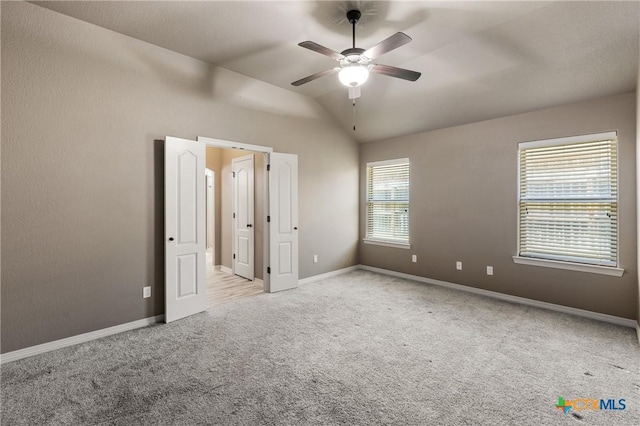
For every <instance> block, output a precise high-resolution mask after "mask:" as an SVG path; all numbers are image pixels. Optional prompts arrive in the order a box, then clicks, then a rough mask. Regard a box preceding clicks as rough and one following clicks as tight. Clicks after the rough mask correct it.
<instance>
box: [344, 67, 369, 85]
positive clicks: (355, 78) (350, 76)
mask: <svg viewBox="0 0 640 426" xmlns="http://www.w3.org/2000/svg"><path fill="white" fill-rule="evenodd" d="M368 78H369V69H368V68H367V67H365V66H364V65H360V64H353V65H348V66H346V67H343V68H342V69H341V70H340V72H339V73H338V79H340V83H342V84H344V85H345V86H347V87H358V86H360V85H361V84H363V83H364V82H365V81H367V79H368Z"/></svg>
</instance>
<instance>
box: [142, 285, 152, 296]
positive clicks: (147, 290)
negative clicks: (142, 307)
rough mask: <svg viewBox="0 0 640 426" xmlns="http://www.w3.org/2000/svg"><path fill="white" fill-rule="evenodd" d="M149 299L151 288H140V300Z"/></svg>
mask: <svg viewBox="0 0 640 426" xmlns="http://www.w3.org/2000/svg"><path fill="white" fill-rule="evenodd" d="M149 297H151V286H147V287H142V298H143V299H147V298H149Z"/></svg>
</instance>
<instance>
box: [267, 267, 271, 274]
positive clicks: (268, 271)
mask: <svg viewBox="0 0 640 426" xmlns="http://www.w3.org/2000/svg"><path fill="white" fill-rule="evenodd" d="M270 273H271V266H267V274H270Z"/></svg>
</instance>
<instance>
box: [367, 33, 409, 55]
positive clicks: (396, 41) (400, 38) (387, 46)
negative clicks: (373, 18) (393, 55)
mask: <svg viewBox="0 0 640 426" xmlns="http://www.w3.org/2000/svg"><path fill="white" fill-rule="evenodd" d="M410 41H411V37H409V36H408V35H406V34H405V33H395V34H394V35H392V36H391V37H389V38H386V39H384V40H382V41H381V42H380V43H378V44H376V45H375V46H373V47H372V48H371V49H369V50H366V51H365V52H364V53H363V54H362V56H366V57H367V58H369V59H375V58H377V57H378V56H380V55H384V54H385V53H387V52H390V51H392V50H393V49H397V48H398V47H400V46H402V45H404V44H407V43H409V42H410Z"/></svg>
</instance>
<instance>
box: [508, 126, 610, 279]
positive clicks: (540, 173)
mask: <svg viewBox="0 0 640 426" xmlns="http://www.w3.org/2000/svg"><path fill="white" fill-rule="evenodd" d="M519 157H520V159H519V160H520V161H519V163H520V188H519V194H520V196H519V204H520V218H519V246H520V247H519V255H520V256H523V257H533V258H543V259H551V260H560V261H568V262H578V263H587V264H592V265H601V266H613V267H615V266H617V263H618V162H617V160H618V155H617V139H616V134H615V133H607V134H599V135H588V136H583V137H576V138H565V139H559V140H551V141H537V142H527V143H522V144H520V147H519Z"/></svg>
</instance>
